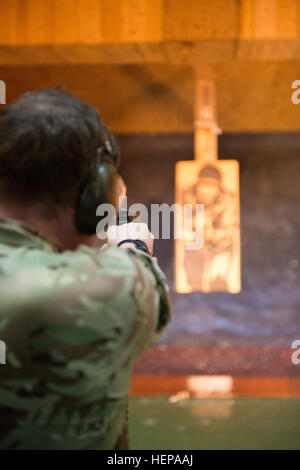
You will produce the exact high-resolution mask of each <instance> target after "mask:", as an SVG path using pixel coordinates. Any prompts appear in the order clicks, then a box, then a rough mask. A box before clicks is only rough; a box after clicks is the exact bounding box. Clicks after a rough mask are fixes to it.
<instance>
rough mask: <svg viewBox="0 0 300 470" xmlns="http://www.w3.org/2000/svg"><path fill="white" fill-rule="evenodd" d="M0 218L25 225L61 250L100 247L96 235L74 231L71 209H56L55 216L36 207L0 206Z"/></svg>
mask: <svg viewBox="0 0 300 470" xmlns="http://www.w3.org/2000/svg"><path fill="white" fill-rule="evenodd" d="M0 218H2V219H14V220H18V221H20V222H23V223H25V224H26V225H28V226H29V227H30V228H32V229H34V230H37V231H38V232H40V233H42V234H43V235H44V236H45V237H46V238H48V240H49V241H50V242H51V241H52V242H54V243H55V244H56V245H58V246H59V247H60V248H61V249H62V250H75V249H76V248H77V247H78V246H79V245H80V244H86V245H89V246H92V247H100V245H101V244H100V241H99V239H98V238H97V236H96V235H84V234H80V233H79V232H78V231H77V230H76V227H75V223H74V209H73V208H72V207H63V208H61V209H57V210H56V212H55V215H52V214H48V215H47V214H45V213H43V211H42V209H41V207H39V206H38V205H36V206H33V205H25V204H24V205H17V204H0Z"/></svg>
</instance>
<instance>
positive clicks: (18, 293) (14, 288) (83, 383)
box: [0, 220, 170, 449]
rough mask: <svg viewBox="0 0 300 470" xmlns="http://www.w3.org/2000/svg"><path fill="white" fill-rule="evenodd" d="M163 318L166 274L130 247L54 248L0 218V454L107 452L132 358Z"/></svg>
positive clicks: (121, 418) (120, 417) (122, 411)
mask: <svg viewBox="0 0 300 470" xmlns="http://www.w3.org/2000/svg"><path fill="white" fill-rule="evenodd" d="M169 319H170V303H169V299H168V294H167V288H166V284H165V277H164V275H163V274H162V272H161V271H160V269H159V268H158V266H157V264H156V262H155V261H154V260H153V259H152V258H151V257H150V256H148V255H146V254H143V253H141V252H139V251H138V250H135V249H132V250H124V249H120V248H116V247H106V248H102V249H100V250H95V249H91V248H88V247H87V246H81V247H80V248H79V249H78V250H77V251H75V252H70V251H68V252H59V250H58V249H57V247H55V246H54V245H52V244H51V243H49V242H48V241H47V240H46V239H44V238H43V237H42V236H41V235H39V234H38V233H36V232H34V231H32V230H30V229H29V228H28V227H25V226H24V225H22V224H20V223H18V222H13V221H7V220H6V221H5V220H1V221H0V339H1V340H3V341H5V343H6V347H7V348H6V349H7V358H6V362H7V363H6V365H0V377H1V380H0V449H111V448H113V447H114V446H115V445H116V442H117V440H118V438H119V436H120V435H121V431H122V428H123V427H124V424H125V415H126V403H127V397H128V391H129V385H130V376H131V371H132V367H133V364H134V361H135V359H136V357H137V356H138V354H140V353H141V352H142V351H143V350H144V349H145V348H147V347H148V346H149V345H150V344H151V343H152V342H153V341H154V340H155V339H156V337H157V336H159V334H160V333H161V331H162V329H163V327H164V326H165V325H166V324H167V322H168V321H169Z"/></svg>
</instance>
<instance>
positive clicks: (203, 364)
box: [131, 345, 300, 399]
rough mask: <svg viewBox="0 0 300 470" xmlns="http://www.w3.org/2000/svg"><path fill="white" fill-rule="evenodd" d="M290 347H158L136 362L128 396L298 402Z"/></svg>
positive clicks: (299, 371) (298, 373) (297, 373)
mask: <svg viewBox="0 0 300 470" xmlns="http://www.w3.org/2000/svg"><path fill="white" fill-rule="evenodd" d="M293 351H294V350H293V349H291V348H286V349H283V348H262V347H252V348H249V347H176V346H167V345H160V346H155V347H153V348H151V349H149V350H148V351H146V352H145V353H144V354H143V355H142V356H141V357H140V358H139V359H138V361H137V362H136V365H135V369H134V375H133V379H132V387H131V395H132V396H133V397H143V396H152V397H153V396H167V397H169V396H170V395H174V394H176V393H178V392H184V393H185V394H188V396H189V397H191V398H212V397H217V398H238V397H240V398H242V397H249V398H253V397H259V398H260V397H265V398H299V399H300V364H299V365H295V364H293V362H292V353H293Z"/></svg>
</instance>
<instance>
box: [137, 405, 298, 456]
mask: <svg viewBox="0 0 300 470" xmlns="http://www.w3.org/2000/svg"><path fill="white" fill-rule="evenodd" d="M129 416H130V419H129V430H130V448H131V449H163V450H171V449H172V450H174V449H187V450H189V449H193V450H195V449H297V450H299V449H300V399H188V400H182V401H178V402H176V403H170V401H169V400H168V399H167V398H146V397H144V398H131V400H130V403H129Z"/></svg>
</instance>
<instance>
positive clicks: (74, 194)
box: [0, 89, 111, 209]
mask: <svg viewBox="0 0 300 470" xmlns="http://www.w3.org/2000/svg"><path fill="white" fill-rule="evenodd" d="M102 126H104V125H103V123H102V121H101V119H100V117H99V114H98V112H97V110H96V109H95V108H94V107H93V106H90V105H88V104H87V103H85V102H84V101H82V100H80V99H78V98H77V97H75V96H74V95H72V94H71V93H69V92H65V91H61V90H59V89H46V90H39V91H33V92H29V93H26V94H24V95H23V96H22V97H21V98H19V99H18V100H17V101H15V102H14V103H12V104H10V105H9V106H7V107H5V108H4V109H3V110H1V111H0V198H1V201H7V202H13V203H14V204H18V203H22V204H23V203H28V202H29V203H31V202H38V203H40V204H42V205H44V206H45V208H46V207H48V208H49V209H51V208H52V209H53V208H55V207H57V206H74V205H75V204H76V200H77V198H78V195H79V191H80V188H81V186H82V184H83V182H84V180H85V178H86V177H87V175H88V173H89V170H90V168H91V165H92V162H93V160H94V159H95V155H96V149H97V147H99V146H100V145H101V144H102V142H101V134H102V133H101V128H102ZM110 135H111V134H110Z"/></svg>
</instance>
